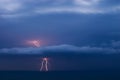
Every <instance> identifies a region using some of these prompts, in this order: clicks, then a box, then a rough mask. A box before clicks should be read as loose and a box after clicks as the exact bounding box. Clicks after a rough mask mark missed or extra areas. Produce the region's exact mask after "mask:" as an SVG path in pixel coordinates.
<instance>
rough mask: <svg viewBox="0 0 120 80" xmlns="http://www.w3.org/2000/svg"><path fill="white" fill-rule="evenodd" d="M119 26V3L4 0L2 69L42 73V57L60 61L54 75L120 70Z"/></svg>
mask: <svg viewBox="0 0 120 80" xmlns="http://www.w3.org/2000/svg"><path fill="white" fill-rule="evenodd" d="M119 21H120V1H119V0H0V55H1V56H0V57H1V58H0V65H2V66H0V70H38V69H39V67H38V66H40V65H39V58H40V57H41V56H50V57H52V59H53V61H52V60H51V64H50V66H52V64H53V63H52V62H54V61H55V64H56V65H53V67H54V69H53V68H51V70H82V69H93V66H94V67H95V68H96V69H99V67H98V66H97V65H98V64H96V63H100V64H101V66H102V67H103V68H104V67H105V68H108V67H110V68H114V67H118V66H120V63H119V64H118V62H119V57H117V56H116V54H117V55H119V53H120V37H119V36H120V22H119ZM31 40H39V41H40V47H39V48H35V47H34V46H33V45H29V44H27V41H31ZM83 54H84V56H83ZM87 54H89V57H88V55H87ZM90 54H91V55H92V56H91V55H90ZM13 55H14V56H13ZM76 55H79V56H80V57H77V58H76ZM81 55H82V56H83V57H81ZM93 55H94V56H93ZM112 55H113V57H112ZM5 56H6V57H5ZM56 56H57V57H58V58H56ZM67 56H68V57H67ZM103 56H104V57H103ZM93 57H94V58H93ZM116 57H117V58H116ZM115 58H116V59H115ZM103 59H104V60H105V61H106V63H108V64H107V65H108V66H107V65H104V64H105V62H104V61H103ZM112 59H114V61H111V60H112ZM32 60H33V62H31V63H28V62H29V61H32ZM81 60H82V61H83V62H80V61H81ZM89 60H90V62H87V61H89ZM24 61H25V62H24ZM57 61H58V62H59V63H60V65H65V66H61V68H60V66H58V65H59V64H58V62H57ZM77 61H78V62H80V63H78V62H77ZM94 61H96V62H94ZM18 62H19V63H20V64H21V65H23V66H22V67H20V66H17V65H18ZM70 62H73V63H74V65H73V64H71V63H70ZM75 62H77V63H75ZM10 63H11V64H10ZM26 63H27V64H26ZM109 63H110V64H109ZM112 63H113V64H112ZM68 64H69V66H70V65H71V67H69V68H68V67H67V66H66V65H68ZM100 64H99V65H100ZM113 65H114V66H113ZM5 66H9V68H8V67H5ZM13 66H14V67H13ZM28 66H30V67H29V68H28ZM81 66H82V67H81Z"/></svg>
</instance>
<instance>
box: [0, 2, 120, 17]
mask: <svg viewBox="0 0 120 80" xmlns="http://www.w3.org/2000/svg"><path fill="white" fill-rule="evenodd" d="M0 10H1V11H0V13H1V16H2V17H19V16H26V15H28V14H29V16H31V15H36V14H46V13H47V14H48V13H66V12H67V13H82V14H98V13H99V14H103V13H112V12H119V11H120V2H119V1H118V0H29V1H28V0H21V1H20V0H1V1H0Z"/></svg>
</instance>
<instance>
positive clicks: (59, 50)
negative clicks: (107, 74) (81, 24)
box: [0, 45, 120, 56]
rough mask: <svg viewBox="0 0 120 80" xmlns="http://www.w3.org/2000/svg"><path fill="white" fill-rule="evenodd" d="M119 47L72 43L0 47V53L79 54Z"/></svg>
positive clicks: (113, 50)
mask: <svg viewBox="0 0 120 80" xmlns="http://www.w3.org/2000/svg"><path fill="white" fill-rule="evenodd" d="M118 53H120V49H118V48H110V47H90V46H85V47H77V46H72V45H59V46H47V47H40V48H33V47H29V48H11V49H1V50H0V54H1V55H40V56H42V55H45V56H47V55H49V56H54V55H66V56H69V55H80V54H118Z"/></svg>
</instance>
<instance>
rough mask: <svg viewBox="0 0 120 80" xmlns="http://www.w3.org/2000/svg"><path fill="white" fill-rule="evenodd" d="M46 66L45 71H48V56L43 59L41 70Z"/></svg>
mask: <svg viewBox="0 0 120 80" xmlns="http://www.w3.org/2000/svg"><path fill="white" fill-rule="evenodd" d="M44 68H45V71H48V59H47V58H43V59H42V64H41V67H40V71H44Z"/></svg>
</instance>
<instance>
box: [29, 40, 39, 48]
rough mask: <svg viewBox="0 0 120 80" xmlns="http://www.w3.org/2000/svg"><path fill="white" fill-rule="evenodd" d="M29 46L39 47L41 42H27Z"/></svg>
mask: <svg viewBox="0 0 120 80" xmlns="http://www.w3.org/2000/svg"><path fill="white" fill-rule="evenodd" d="M27 43H28V44H30V45H33V46H35V47H40V46H41V42H40V41H39V40H32V41H28V42H27Z"/></svg>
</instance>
